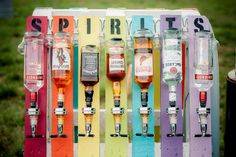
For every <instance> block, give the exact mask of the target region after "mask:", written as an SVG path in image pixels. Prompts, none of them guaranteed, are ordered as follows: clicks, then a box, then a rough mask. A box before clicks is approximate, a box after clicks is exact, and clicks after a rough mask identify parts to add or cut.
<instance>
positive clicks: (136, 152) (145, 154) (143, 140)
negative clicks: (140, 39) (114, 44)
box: [131, 16, 154, 157]
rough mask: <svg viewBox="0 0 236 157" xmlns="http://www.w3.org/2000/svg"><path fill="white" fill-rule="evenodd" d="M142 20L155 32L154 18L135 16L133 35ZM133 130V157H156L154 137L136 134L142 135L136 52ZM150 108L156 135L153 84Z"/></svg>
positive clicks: (151, 126)
mask: <svg viewBox="0 0 236 157" xmlns="http://www.w3.org/2000/svg"><path fill="white" fill-rule="evenodd" d="M141 18H143V19H144V28H147V29H149V30H151V31H153V30H154V24H153V17H152V16H133V17H132V28H131V29H132V30H131V32H132V34H133V33H134V32H135V31H137V30H139V29H140V28H141ZM132 64H133V66H132V110H133V112H132V120H133V123H132V125H133V126H132V128H133V135H132V137H133V145H132V156H135V157H154V137H141V136H136V133H142V126H141V123H142V121H141V117H140V114H139V112H138V109H139V107H140V105H141V98H140V94H141V91H140V87H139V86H138V85H137V84H136V83H135V81H134V51H133V52H132ZM148 106H149V107H151V109H152V113H151V114H150V115H149V128H148V129H149V131H148V132H149V133H152V134H154V86H153V84H151V85H150V86H149V88H148Z"/></svg>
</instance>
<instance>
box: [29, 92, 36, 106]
mask: <svg viewBox="0 0 236 157" xmlns="http://www.w3.org/2000/svg"><path fill="white" fill-rule="evenodd" d="M30 107H31V108H36V107H37V92H31V93H30Z"/></svg>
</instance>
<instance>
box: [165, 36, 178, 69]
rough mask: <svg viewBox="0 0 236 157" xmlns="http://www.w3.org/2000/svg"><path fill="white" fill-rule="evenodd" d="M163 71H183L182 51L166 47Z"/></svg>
mask: <svg viewBox="0 0 236 157" xmlns="http://www.w3.org/2000/svg"><path fill="white" fill-rule="evenodd" d="M169 40H170V39H169ZM163 72H164V73H171V74H177V73H180V72H182V53H181V51H178V50H165V49H164V50H163Z"/></svg>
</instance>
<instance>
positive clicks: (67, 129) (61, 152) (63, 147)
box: [51, 16, 74, 157]
mask: <svg viewBox="0 0 236 157" xmlns="http://www.w3.org/2000/svg"><path fill="white" fill-rule="evenodd" d="M60 19H67V20H68V22H69V25H68V27H67V28H64V29H63V31H64V32H68V33H70V34H71V35H73V29H74V19H73V17H72V16H54V17H53V34H55V33H57V32H58V31H59V21H60ZM71 50H72V65H73V48H71ZM72 71H73V68H72ZM64 96H65V98H64V107H65V108H66V110H67V115H66V116H65V119H64V134H66V135H67V138H52V146H51V147H52V156H53V157H73V78H72V81H71V83H70V84H69V85H68V86H67V87H66V88H65V95H64ZM56 107H57V88H56V85H55V84H54V83H52V134H57V117H56V116H55V115H54V109H55V108H56Z"/></svg>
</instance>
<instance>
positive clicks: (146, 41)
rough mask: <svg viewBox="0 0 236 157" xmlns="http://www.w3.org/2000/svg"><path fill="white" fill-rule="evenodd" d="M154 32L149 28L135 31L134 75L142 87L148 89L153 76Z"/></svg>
mask: <svg viewBox="0 0 236 157" xmlns="http://www.w3.org/2000/svg"><path fill="white" fill-rule="evenodd" d="M152 37H153V34H152V32H151V31H150V30H148V29H141V30H138V31H136V32H135V33H134V75H135V82H136V83H137V84H139V86H140V87H141V89H147V88H148V86H149V85H150V83H151V82H152V78H153V54H152V53H153V41H152Z"/></svg>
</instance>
